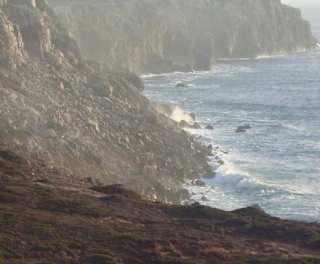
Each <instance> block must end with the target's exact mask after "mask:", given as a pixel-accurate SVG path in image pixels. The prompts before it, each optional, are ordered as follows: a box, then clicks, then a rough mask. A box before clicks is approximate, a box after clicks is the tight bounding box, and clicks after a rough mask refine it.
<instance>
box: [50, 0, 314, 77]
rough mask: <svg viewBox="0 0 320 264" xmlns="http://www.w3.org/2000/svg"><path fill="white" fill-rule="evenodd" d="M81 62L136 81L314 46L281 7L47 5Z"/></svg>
mask: <svg viewBox="0 0 320 264" xmlns="http://www.w3.org/2000/svg"><path fill="white" fill-rule="evenodd" d="M48 2H49V4H51V5H52V6H53V7H54V8H55V10H56V11H57V13H58V14H59V17H60V18H61V20H62V21H63V22H64V23H65V24H66V25H67V27H68V28H69V29H70V31H71V32H72V35H73V36H74V37H75V39H76V40H77V42H78V43H79V46H80V49H81V52H82V53H83V54H84V56H86V57H87V58H90V59H94V60H97V61H100V62H104V63H107V64H108V65H110V66H112V67H114V68H128V69H130V70H131V71H134V72H137V73H145V72H153V73H160V72H171V71H191V70H208V69H209V68H210V66H211V64H212V63H214V61H215V60H216V59H219V58H243V57H255V56H258V55H261V54H263V55H271V54H277V53H283V52H293V51H296V50H299V49H309V48H312V47H314V46H315V44H316V40H315V39H314V37H313V36H312V33H311V29H310V24H309V23H308V22H307V21H305V20H304V19H303V18H302V17H301V13H300V11H299V10H298V9H295V8H292V7H289V6H287V5H282V4H281V2H280V0H223V1H222V0H199V1H193V0H151V1H149V0H124V1H118V0H94V1H83V0H71V1H62V0H49V1H48Z"/></svg>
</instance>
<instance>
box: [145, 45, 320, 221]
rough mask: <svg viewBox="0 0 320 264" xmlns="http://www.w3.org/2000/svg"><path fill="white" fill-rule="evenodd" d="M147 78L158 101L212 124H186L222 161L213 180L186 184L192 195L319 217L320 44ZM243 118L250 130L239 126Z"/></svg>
mask: <svg viewBox="0 0 320 264" xmlns="http://www.w3.org/2000/svg"><path fill="white" fill-rule="evenodd" d="M179 82H184V83H185V84H186V87H176V84H177V83H179ZM145 84H146V91H145V93H146V95H147V96H148V97H149V98H151V99H152V100H153V101H162V102H170V103H173V104H176V105H179V106H181V107H182V108H183V109H185V110H186V111H189V112H193V113H195V114H196V116H197V118H198V121H199V122H200V123H201V124H202V126H203V127H204V126H205V125H207V124H210V125H213V127H214V130H206V129H200V130H189V132H190V133H194V134H196V135H200V136H201V138H202V140H203V141H204V142H205V143H208V144H209V143H210V144H213V145H217V146H219V147H220V149H221V151H220V152H219V153H218V154H219V156H220V158H221V159H222V160H223V161H224V165H223V166H221V167H220V168H219V169H218V170H217V171H216V176H215V177H214V178H213V179H211V180H207V185H208V187H196V186H189V189H190V191H191V192H192V193H193V199H195V200H199V201H201V199H203V197H204V196H205V197H206V198H207V199H208V201H201V202H202V203H204V204H206V205H209V206H212V207H217V208H221V209H225V210H233V209H237V208H240V207H245V206H250V205H253V204H255V205H256V204H257V205H259V206H260V207H262V208H263V209H264V210H265V211H266V212H268V213H270V214H272V215H274V216H279V217H281V218H286V219H296V220H304V221H320V51H319V50H315V51H312V52H301V53H297V54H291V55H282V56H275V57H270V58H263V59H262V58H261V59H247V60H234V61H231V60H229V61H221V62H219V63H218V64H216V65H214V66H213V67H212V70H211V71H208V72H194V73H172V74H163V75H157V76H152V75H150V76H146V77H145ZM243 124H249V125H250V126H251V127H252V129H250V130H248V131H247V132H246V133H236V132H235V130H236V129H237V127H238V126H240V125H243Z"/></svg>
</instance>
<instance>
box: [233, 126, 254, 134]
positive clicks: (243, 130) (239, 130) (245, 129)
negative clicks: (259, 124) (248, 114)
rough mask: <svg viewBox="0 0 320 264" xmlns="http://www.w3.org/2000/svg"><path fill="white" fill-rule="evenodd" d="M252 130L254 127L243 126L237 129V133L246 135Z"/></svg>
mask: <svg viewBox="0 0 320 264" xmlns="http://www.w3.org/2000/svg"><path fill="white" fill-rule="evenodd" d="M251 128H252V127H251V126H250V125H241V126H238V128H237V129H236V133H245V132H247V131H248V130H249V129H251Z"/></svg>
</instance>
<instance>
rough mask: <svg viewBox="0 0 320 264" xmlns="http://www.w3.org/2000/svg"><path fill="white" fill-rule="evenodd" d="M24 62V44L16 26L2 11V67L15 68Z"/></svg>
mask: <svg viewBox="0 0 320 264" xmlns="http://www.w3.org/2000/svg"><path fill="white" fill-rule="evenodd" d="M22 61H23V42H22V38H21V35H20V32H19V30H18V28H17V26H16V25H14V24H12V23H11V21H9V20H8V19H7V17H6V16H5V14H4V13H3V12H2V11H1V10H0V65H9V66H10V67H13V68H15V67H16V66H17V65H19V64H21V63H22Z"/></svg>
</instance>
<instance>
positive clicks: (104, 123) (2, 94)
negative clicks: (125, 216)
mask: <svg viewBox="0 0 320 264" xmlns="http://www.w3.org/2000/svg"><path fill="white" fill-rule="evenodd" d="M0 9H1V12H0V30H1V35H0V40H1V42H0V58H1V62H2V63H1V65H0V98H1V104H0V138H1V140H2V142H3V143H4V144H6V146H7V148H9V149H12V150H15V151H18V153H24V154H23V155H25V156H26V157H28V156H41V157H43V158H44V159H45V160H46V161H47V162H48V163H49V165H50V166H51V167H53V168H60V169H63V170H64V171H65V173H66V174H69V175H76V176H77V177H81V178H82V179H86V180H87V181H88V182H90V183H92V184H95V185H98V184H103V183H122V184H124V185H125V186H127V187H129V188H131V189H133V190H136V191H138V192H139V193H140V194H143V195H145V196H146V197H148V198H151V199H159V200H163V201H171V202H178V201H181V199H182V198H186V193H185V191H183V190H181V184H182V182H183V181H184V179H186V178H194V177H197V176H198V175H204V174H207V173H208V172H209V171H210V167H209V166H208V164H207V154H208V151H207V148H205V147H203V146H201V145H200V144H199V143H197V142H196V141H195V140H194V139H193V137H191V136H189V135H187V134H186V133H185V132H184V131H182V130H181V129H179V128H178V127H177V125H176V124H175V123H174V122H173V121H171V120H169V119H168V118H166V117H165V116H164V115H162V114H160V113H158V112H157V111H156V110H155V109H154V108H153V106H152V104H151V103H150V102H149V101H148V100H147V99H146V98H145V97H144V96H143V95H142V94H141V91H142V90H143V83H142V82H141V80H140V79H139V78H138V77H136V76H135V75H134V74H132V73H130V72H127V71H117V72H115V71H110V70H109V69H108V68H107V67H105V66H102V65H99V64H98V63H95V62H87V61H84V60H83V59H82V58H81V57H80V55H79V50H78V48H77V45H76V44H75V42H74V41H73V40H72V39H71V38H70V37H69V34H68V32H67V31H66V30H65V29H64V28H63V27H62V26H61V25H60V23H59V22H58V20H57V19H56V17H55V15H54V14H53V13H52V11H51V10H50V9H49V8H48V6H47V5H46V3H45V1H43V0H34V1H31V0H30V1H20V0H16V1H14V0H11V1H2V2H1V8H0ZM13 65H14V67H12V66H13ZM70 177H71V176H70Z"/></svg>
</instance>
